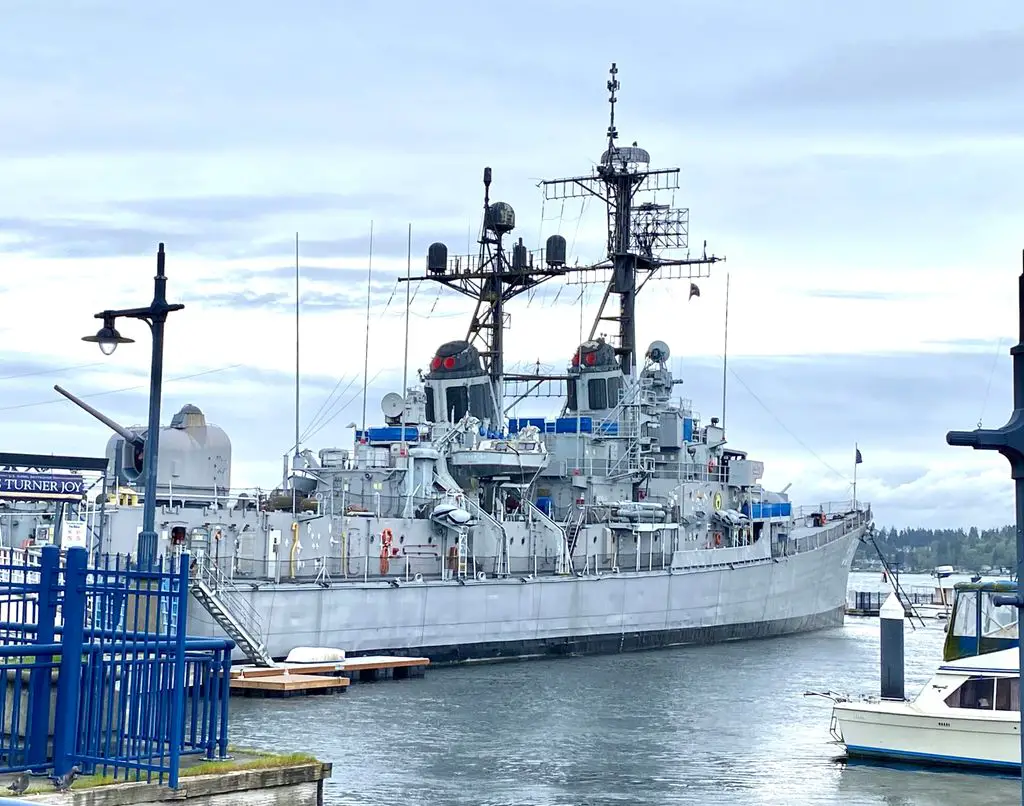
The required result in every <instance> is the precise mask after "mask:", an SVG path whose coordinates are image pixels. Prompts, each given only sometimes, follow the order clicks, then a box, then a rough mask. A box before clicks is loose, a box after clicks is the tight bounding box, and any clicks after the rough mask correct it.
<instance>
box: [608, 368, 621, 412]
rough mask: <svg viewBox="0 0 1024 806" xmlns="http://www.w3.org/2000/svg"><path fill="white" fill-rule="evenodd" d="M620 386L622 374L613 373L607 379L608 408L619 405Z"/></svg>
mask: <svg viewBox="0 0 1024 806" xmlns="http://www.w3.org/2000/svg"><path fill="white" fill-rule="evenodd" d="M621 388H622V376H621V375H614V376H612V377H611V378H609V379H608V408H610V409H613V408H615V407H616V406H618V405H619V390H620V389H621Z"/></svg>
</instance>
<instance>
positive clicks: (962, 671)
mask: <svg viewBox="0 0 1024 806" xmlns="http://www.w3.org/2000/svg"><path fill="white" fill-rule="evenodd" d="M830 730H831V733H832V736H833V738H835V739H836V741H838V742H839V743H840V744H842V745H843V746H844V747H845V749H846V753H847V755H848V756H849V757H850V758H864V759H873V760H876V761H889V762H903V763H907V762H910V763H914V764H922V765H939V766H950V767H962V768H973V769H987V770H1001V771H1004V772H1017V773H1019V772H1020V768H1021V765H1020V668H1019V665H1018V662H1017V649H1016V648H1011V649H1003V650H999V651H997V652H989V653H987V654H984V655H976V656H968V657H963V658H960V659H958V660H954V661H950V662H948V663H943V664H942V665H941V666H939V669H938V671H937V672H936V673H935V674H934V675H933V677H932V679H931V680H930V681H929V682H928V683H927V684H926V685H925V687H924V688H923V689H921V691H920V693H919V694H918V695H917V697H916V698H915V699H913V700H912V701H907V700H883V699H880V698H878V697H869V698H865V699H862V700H857V701H855V700H846V699H843V698H836V699H835V704H834V705H833V708H832V725H831V728H830Z"/></svg>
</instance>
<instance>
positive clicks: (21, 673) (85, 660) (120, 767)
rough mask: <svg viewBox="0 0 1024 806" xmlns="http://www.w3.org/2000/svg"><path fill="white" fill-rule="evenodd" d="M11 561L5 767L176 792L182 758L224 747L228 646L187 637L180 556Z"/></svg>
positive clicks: (6, 608)
mask: <svg viewBox="0 0 1024 806" xmlns="http://www.w3.org/2000/svg"><path fill="white" fill-rule="evenodd" d="M5 559H6V560H7V562H4V560H5ZM15 559H17V558H15V557H14V556H13V555H10V556H8V557H6V558H5V557H4V556H2V554H0V672H2V673H3V675H4V676H3V679H2V680H0V728H2V731H0V772H4V771H8V772H16V771H20V770H26V769H28V770H33V771H34V772H37V773H38V772H40V771H47V770H49V771H52V774H53V775H54V776H60V775H62V774H64V773H65V772H67V771H68V770H70V769H71V767H72V766H73V765H75V764H77V765H78V766H79V767H80V768H81V769H82V771H83V773H84V774H93V773H97V772H98V773H101V774H104V775H113V776H114V777H117V778H133V779H134V780H142V779H143V778H144V779H145V780H153V778H154V777H156V779H157V780H159V781H160V782H161V783H163V782H164V781H166V782H167V783H168V784H169V785H170V786H171V787H174V788H176V787H177V785H178V771H179V766H180V760H181V757H182V756H183V755H202V756H204V757H206V758H210V759H213V758H217V757H225V756H226V755H227V730H228V697H229V694H230V677H231V650H232V649H233V647H234V644H233V642H231V641H230V640H226V639H224V640H220V639H206V638H203V639H199V638H189V637H188V636H187V635H186V624H187V617H188V597H189V587H188V565H189V559H188V555H187V554H185V555H182V556H181V557H180V558H178V559H170V560H159V561H158V562H157V564H156V565H155V566H154V568H153V569H151V570H145V571H143V570H140V569H138V568H137V567H133V566H132V565H131V563H130V562H129V560H128V558H126V557H119V556H115V557H109V556H104V557H100V556H96V557H95V558H93V562H92V563H89V562H88V556H87V554H86V551H85V549H79V548H73V549H69V550H68V551H67V553H66V558H65V559H64V562H63V563H62V562H61V559H62V558H61V553H60V551H59V550H58V549H57V548H55V547H46V548H44V549H43V550H42V552H41V555H40V558H39V562H38V565H33V564H32V559H31V558H30V557H29V556H28V555H27V554H25V555H23V557H22V558H21V560H20V562H15ZM0 806H2V804H0Z"/></svg>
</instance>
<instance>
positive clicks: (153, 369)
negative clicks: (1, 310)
mask: <svg viewBox="0 0 1024 806" xmlns="http://www.w3.org/2000/svg"><path fill="white" fill-rule="evenodd" d="M184 307H185V306H184V305H181V304H179V303H174V304H173V305H170V304H168V303H167V276H166V275H165V274H164V245H163V244H160V246H159V247H158V248H157V252H156V277H154V278H153V301H152V302H151V303H150V304H149V306H148V307H146V308H125V309H124V310H118V311H110V310H107V311H101V312H100V313H98V314H96V318H97V319H102V320H103V327H101V328H100V329H99V330H98V331H97V333H96V335H95V336H85V337H83V338H82V341H88V342H94V343H96V344H98V345H99V347H100V350H101V351H102V353H103V354H104V355H110V354H111V353H113V352H114V350H116V349H117V345H119V344H132V343H134V341H135V339H130V338H128V337H127V336H122V335H121V334H120V333H118V331H117V328H116V327H115V326H114V323H115V321H116V320H117V318H118V317H119V316H120V317H125V318H127V319H141V320H142V321H143V322H145V323H146V324H148V325H149V329H150V331H151V332H152V334H153V360H152V363H151V364H150V369H149V425H148V426H147V428H146V436H145V442H144V453H143V460H142V473H143V476H144V478H145V480H146V487H145V498H143V500H142V532H141V533H140V534H139V543H138V563H139V567H140V568H141V569H143V570H148V569H150V568H152V566H153V563H154V561H155V560H156V548H157V539H156V471H157V454H158V451H159V445H160V387H161V383H162V381H163V368H164V323H165V322H166V321H167V314H169V313H171V312H172V311H180V310H182V309H183V308H184Z"/></svg>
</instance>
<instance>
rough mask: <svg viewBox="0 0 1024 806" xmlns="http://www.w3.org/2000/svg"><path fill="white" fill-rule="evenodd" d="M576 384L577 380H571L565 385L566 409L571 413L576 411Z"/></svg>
mask: <svg viewBox="0 0 1024 806" xmlns="http://www.w3.org/2000/svg"><path fill="white" fill-rule="evenodd" d="M576 384H577V380H576V379H575V378H570V379H569V380H568V381H566V384H565V397H566V408H567V409H568V410H569V411H576Z"/></svg>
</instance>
